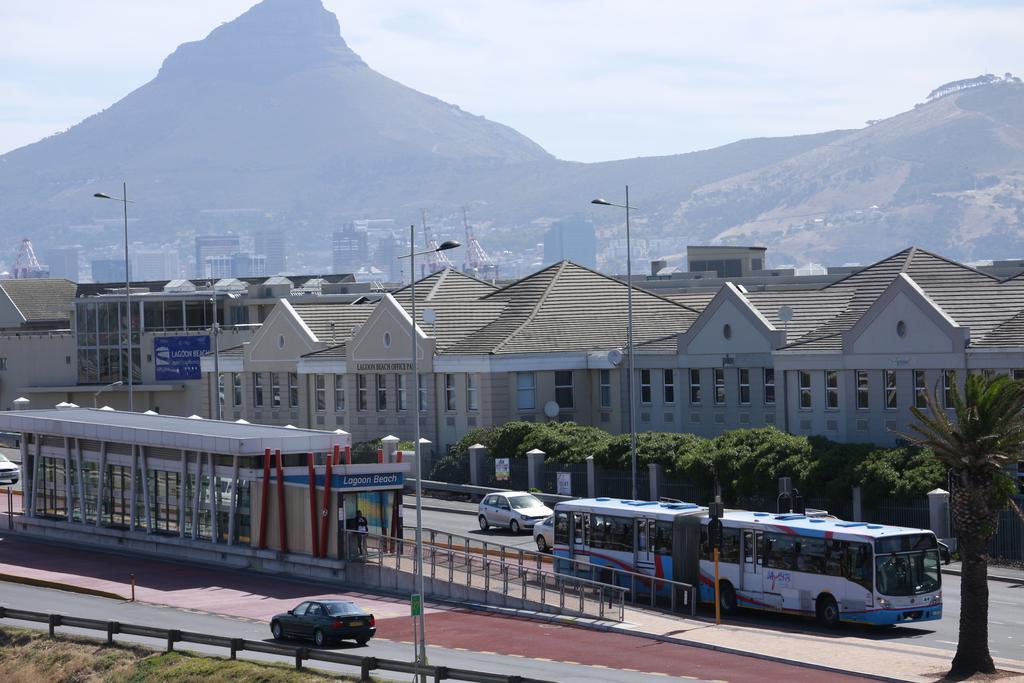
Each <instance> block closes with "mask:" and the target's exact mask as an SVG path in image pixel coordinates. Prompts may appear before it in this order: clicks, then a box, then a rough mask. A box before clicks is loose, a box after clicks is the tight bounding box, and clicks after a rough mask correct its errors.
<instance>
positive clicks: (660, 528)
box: [553, 498, 942, 627]
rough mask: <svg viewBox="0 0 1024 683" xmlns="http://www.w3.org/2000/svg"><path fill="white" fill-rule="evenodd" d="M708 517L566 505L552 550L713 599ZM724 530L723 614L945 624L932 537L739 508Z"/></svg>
mask: <svg viewBox="0 0 1024 683" xmlns="http://www.w3.org/2000/svg"><path fill="white" fill-rule="evenodd" d="M708 521H709V518H708V511H707V508H703V507H699V506H697V505H694V504H692V503H675V502H646V501H627V500H613V499H610V498H595V499H582V500H574V501H566V502H562V503H558V504H557V505H556V506H555V544H554V548H553V550H554V554H555V556H556V557H562V558H566V559H572V560H576V561H577V562H581V563H583V562H585V563H589V564H591V565H596V566H611V567H616V568H618V569H623V570H626V571H631V572H637V573H640V574H646V575H648V576H655V577H659V578H665V579H671V580H674V581H683V582H686V583H689V584H693V585H697V586H699V597H700V600H701V601H703V602H709V603H710V602H713V601H714V562H713V559H712V553H711V551H710V547H709V544H708V539H707V524H708ZM722 526H723V539H722V547H721V549H720V551H719V578H720V592H719V597H720V602H721V607H722V609H723V610H724V611H725V612H726V613H730V612H733V611H735V610H736V609H737V608H741V607H742V608H749V609H757V610H765V611H772V612H785V613H789V614H800V615H807V616H816V617H817V619H818V620H819V621H820V622H821V623H822V624H824V625H826V626H830V627H834V626H837V625H838V624H839V623H840V622H858V623H867V624H879V625H891V624H900V623H907V622H919V621H929V620H935V619H940V618H942V576H941V572H940V557H939V544H938V541H937V539H936V538H935V534H933V533H932V532H931V531H928V530H923V529H908V528H904V527H894V526H885V525H881V524H867V523H865V522H847V521H843V520H841V519H837V518H835V517H831V516H828V515H824V514H822V515H817V516H816V515H804V514H773V513H767V512H747V511H743V510H727V511H726V513H725V516H724V518H723V519H722ZM563 564H568V563H563ZM662 585H664V584H662ZM639 590H647V591H649V590H650V588H649V586H648V587H638V591H639ZM661 590H667V589H659V592H660V591H661Z"/></svg>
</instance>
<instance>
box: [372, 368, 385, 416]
mask: <svg viewBox="0 0 1024 683" xmlns="http://www.w3.org/2000/svg"><path fill="white" fill-rule="evenodd" d="M373 386H374V396H375V397H376V399H375V400H374V403H373V404H374V406H376V408H377V412H378V413H383V412H384V411H386V410H387V409H388V376H387V375H385V374H383V373H375V374H374V376H373Z"/></svg>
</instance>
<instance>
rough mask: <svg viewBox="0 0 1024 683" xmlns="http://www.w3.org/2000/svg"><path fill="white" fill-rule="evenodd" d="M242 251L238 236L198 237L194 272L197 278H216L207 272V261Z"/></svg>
mask: <svg viewBox="0 0 1024 683" xmlns="http://www.w3.org/2000/svg"><path fill="white" fill-rule="evenodd" d="M241 250H242V249H241V240H240V239H239V237H238V235H197V236H196V255H195V264H194V269H193V271H192V272H193V274H194V275H195V276H196V277H214V276H213V275H211V274H210V273H207V272H206V259H207V258H209V257H211V256H231V255H232V254H237V253H238V252H240V251H241ZM229 270H230V266H229ZM225 277H230V276H225Z"/></svg>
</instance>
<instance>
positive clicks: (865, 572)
mask: <svg viewBox="0 0 1024 683" xmlns="http://www.w3.org/2000/svg"><path fill="white" fill-rule="evenodd" d="M846 578H848V579H849V580H850V581H853V582H854V583H857V584H860V585H861V586H863V587H864V588H867V589H868V590H871V546H870V545H868V544H867V543H854V542H852V541H851V542H850V543H849V544H848V545H847V552H846Z"/></svg>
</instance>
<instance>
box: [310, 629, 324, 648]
mask: <svg viewBox="0 0 1024 683" xmlns="http://www.w3.org/2000/svg"><path fill="white" fill-rule="evenodd" d="M313 642H314V643H316V646H317V647H323V646H324V643H326V642H327V638H326V637H324V632H323V631H321V630H320V629H317V630H315V631H313Z"/></svg>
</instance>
